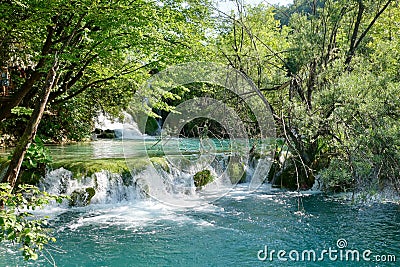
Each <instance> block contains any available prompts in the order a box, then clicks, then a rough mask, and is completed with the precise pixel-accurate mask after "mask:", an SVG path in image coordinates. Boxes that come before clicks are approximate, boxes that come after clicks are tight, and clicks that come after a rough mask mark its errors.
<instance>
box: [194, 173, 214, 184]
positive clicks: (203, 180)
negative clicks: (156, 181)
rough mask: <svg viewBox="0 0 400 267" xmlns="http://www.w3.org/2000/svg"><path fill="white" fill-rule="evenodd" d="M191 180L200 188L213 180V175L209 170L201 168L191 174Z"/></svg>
mask: <svg viewBox="0 0 400 267" xmlns="http://www.w3.org/2000/svg"><path fill="white" fill-rule="evenodd" d="M193 180H194V185H195V186H196V188H201V187H203V186H205V185H206V184H208V183H211V182H212V181H213V180H214V177H213V176H212V175H211V172H210V170H202V171H199V172H197V173H196V174H195V175H194V176H193Z"/></svg>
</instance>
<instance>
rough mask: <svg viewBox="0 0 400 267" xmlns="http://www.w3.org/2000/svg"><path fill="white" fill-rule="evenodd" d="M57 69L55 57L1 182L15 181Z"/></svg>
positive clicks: (13, 183) (13, 182)
mask: <svg viewBox="0 0 400 267" xmlns="http://www.w3.org/2000/svg"><path fill="white" fill-rule="evenodd" d="M57 69H58V61H57V59H55V61H54V63H53V66H52V67H51V69H50V70H49V72H48V74H47V77H46V82H45V86H44V87H43V89H42V92H41V94H40V97H39V98H38V101H37V103H36V106H35V109H34V111H33V114H32V116H31V118H30V120H29V122H28V124H27V126H26V128H25V132H24V134H23V135H22V137H21V139H20V141H19V142H18V145H17V147H16V148H15V150H14V153H13V156H12V158H11V162H10V165H9V167H8V170H7V173H6V175H5V176H4V178H3V182H7V183H9V184H10V185H11V187H13V188H14V186H15V184H16V182H17V178H18V175H19V172H20V169H21V165H22V161H23V160H24V157H25V154H26V151H27V149H28V148H29V146H30V145H31V143H32V140H33V139H34V138H35V135H36V132H37V128H38V126H39V123H40V121H41V119H42V116H43V112H44V109H45V108H46V104H47V101H48V99H49V95H50V92H51V89H52V88H53V86H54V84H55V80H56V74H57Z"/></svg>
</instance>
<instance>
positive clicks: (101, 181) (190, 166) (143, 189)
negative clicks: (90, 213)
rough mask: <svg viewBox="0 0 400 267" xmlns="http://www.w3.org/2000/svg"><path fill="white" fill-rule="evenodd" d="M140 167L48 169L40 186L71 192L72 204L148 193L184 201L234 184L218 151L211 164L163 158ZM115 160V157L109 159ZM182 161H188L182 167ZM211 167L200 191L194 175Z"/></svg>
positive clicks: (122, 199) (115, 200)
mask: <svg viewBox="0 0 400 267" xmlns="http://www.w3.org/2000/svg"><path fill="white" fill-rule="evenodd" d="M161 159H162V161H161V162H162V163H160V162H158V163H157V161H155V162H153V163H151V162H150V161H149V163H148V165H147V166H146V167H145V168H143V169H142V170H141V171H139V172H137V173H135V174H134V175H131V173H129V172H125V173H122V174H121V173H112V172H110V171H107V170H102V171H99V172H96V173H94V174H92V175H90V176H84V177H79V178H77V177H74V174H73V173H72V172H71V171H69V170H67V169H64V168H59V169H55V170H49V171H48V172H47V174H46V176H45V178H44V179H42V181H41V182H40V184H39V187H40V188H41V189H43V190H45V191H47V192H49V193H51V194H56V195H61V194H63V195H68V196H71V198H72V200H70V202H69V204H70V205H71V206H85V205H88V204H109V203H120V202H131V201H136V200H139V199H146V198H148V197H149V196H151V197H153V198H155V199H158V200H160V201H162V202H168V203H172V202H173V203H176V205H179V204H181V202H182V201H185V200H190V201H192V200H195V199H198V198H199V194H201V195H203V196H206V195H207V194H215V192H218V190H220V189H221V188H228V187H232V183H231V181H230V178H229V177H228V175H227V174H226V172H225V171H224V170H225V169H226V166H227V162H228V160H229V157H227V156H224V155H217V156H216V157H215V159H214V160H213V161H212V163H211V164H209V165H205V164H204V162H201V160H198V161H194V162H189V163H188V162H187V161H183V162H180V163H179V162H176V161H173V160H171V161H168V160H165V158H161ZM110 160H112V159H110ZM183 164H187V166H186V167H183ZM205 169H206V170H208V171H210V173H211V175H212V176H213V177H214V180H213V181H212V182H210V183H209V184H207V185H205V186H203V187H202V188H201V191H198V190H197V189H198V188H196V186H195V184H194V175H195V174H196V173H197V172H200V171H203V170H205Z"/></svg>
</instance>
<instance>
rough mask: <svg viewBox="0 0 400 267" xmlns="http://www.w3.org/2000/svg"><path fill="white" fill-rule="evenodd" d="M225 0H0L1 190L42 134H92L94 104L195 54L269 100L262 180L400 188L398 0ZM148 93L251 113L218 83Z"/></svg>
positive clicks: (115, 104)
mask: <svg viewBox="0 0 400 267" xmlns="http://www.w3.org/2000/svg"><path fill="white" fill-rule="evenodd" d="M231 4H232V7H233V8H234V9H233V10H232V12H230V13H225V12H221V11H218V10H217V9H215V8H214V7H213V6H215V3H213V2H212V1H207V0H189V1H180V0H178V1H164V0H161V1H149V0H138V1H125V0H120V1H87V0H83V1H65V0H57V1H33V0H21V1H14V0H7V1H2V2H1V4H0V10H1V12H0V17H1V20H0V29H1V31H0V49H1V50H0V64H1V66H2V83H1V84H2V91H1V92H0V93H1V95H2V96H1V97H0V98H1V102H0V110H1V112H0V146H3V147H15V149H14V152H13V155H12V157H10V161H8V163H7V164H9V168H8V170H7V172H6V173H4V174H3V175H4V177H3V182H5V183H7V184H8V185H9V186H6V185H4V187H3V188H2V190H3V191H4V192H7V194H9V192H10V190H11V189H12V188H14V187H15V185H16V184H18V183H19V182H18V177H19V174H20V172H21V169H22V170H23V169H24V168H28V167H29V166H30V167H31V168H42V169H43V168H44V167H43V166H44V165H45V163H46V160H47V159H46V157H45V156H43V155H41V154H40V153H36V154H35V153H34V152H33V150H35V149H36V150H39V149H40V148H42V147H43V143H69V142H78V141H87V140H89V139H90V136H91V134H92V132H93V131H94V124H95V121H96V118H97V116H98V115H99V114H101V113H103V114H108V115H109V116H111V117H114V118H118V117H121V116H122V112H123V111H124V110H126V109H127V108H128V107H129V103H130V102H131V101H132V99H133V97H134V94H135V92H136V91H137V90H138V89H139V88H140V87H141V85H142V83H143V82H144V81H146V80H147V79H148V78H149V77H151V76H152V75H154V74H156V73H157V72H159V71H162V70H163V69H165V68H167V67H168V66H171V65H176V64H180V63H185V62H193V61H205V62H217V63H219V64H223V65H226V66H231V67H233V68H235V69H237V70H239V71H240V72H241V73H242V74H243V75H245V76H246V77H248V78H249V79H251V80H252V81H253V82H254V84H255V85H256V86H257V88H258V90H259V92H261V94H262V96H263V97H264V98H265V99H266V100H268V103H269V108H270V109H271V111H272V114H273V118H274V123H275V125H276V135H277V141H276V145H275V160H274V164H273V166H272V168H271V171H270V173H269V177H268V180H269V181H270V182H271V183H272V184H274V185H276V186H280V187H284V188H288V189H293V190H299V189H309V188H311V187H312V185H313V184H314V182H315V180H316V179H318V180H320V181H321V183H322V184H323V186H324V189H325V190H326V191H333V192H339V191H349V190H352V191H360V190H365V191H381V190H386V189H390V190H393V191H400V98H399V96H400V7H399V3H398V1H394V0H378V1H375V0H374V1H372V0H345V1H337V0H326V1H313V0H295V1H294V3H293V4H291V5H288V6H271V5H264V4H260V5H257V6H247V5H242V4H241V2H240V1H237V2H231ZM148 94H149V97H150V96H152V97H154V95H155V94H156V97H158V99H159V101H157V102H154V103H152V110H151V112H150V113H151V114H150V115H152V116H154V117H157V116H158V117H159V118H160V119H163V118H165V117H166V116H167V115H168V113H169V112H171V111H173V110H174V107H175V106H177V105H179V104H180V103H182V102H183V101H185V100H187V99H190V98H193V97H199V96H212V97H213V98H217V99H220V100H224V101H227V102H228V105H230V106H232V107H236V108H238V107H239V111H238V112H239V113H240V114H242V115H243V117H246V118H249V119H250V120H251V119H252V116H251V114H247V113H248V112H249V111H248V109H247V108H246V107H245V105H244V104H243V103H242V102H241V101H240V99H237V98H235V97H229V98H227V97H226V92H225V91H224V89H222V88H220V87H218V86H213V85H207V84H190V85H187V86H186V87H179V88H175V89H174V90H172V91H170V92H168V93H166V92H164V91H162V90H158V91H150V89H149V92H148ZM260 101H262V100H261V99H260ZM136 108H137V109H140V108H141V107H140V106H138V107H136ZM143 111H144V112H145V111H146V110H143ZM146 112H148V110H147V111H146ZM253 119H254V118H253ZM197 123H199V124H201V123H203V124H204V123H205V120H198V121H197ZM207 123H208V121H207ZM253 125H256V122H255V121H253V123H252V122H251V121H250V122H249V124H248V125H247V127H248V132H249V133H250V134H252V135H254V136H257V129H255V130H254V129H250V128H251V127H256V126H253ZM190 127H193V126H190ZM210 129H211V130H214V131H215V134H217V133H219V134H220V135H223V134H222V133H221V132H223V130H221V129H220V126H219V125H216V124H212V122H211V125H210ZM186 130H187V131H188V133H187V135H188V136H190V135H194V136H196V135H198V134H199V133H196V132H192V133H189V130H190V129H189V128H186ZM35 155H36V157H37V158H39V157H41V158H39V159H37V160H36V161H37V162H38V163H39V164H36V163H35V159H34V158H35ZM25 156H28V159H29V160H30V162H31V163H32V161H33V164H31V165H29V163H24V157H25ZM282 157H283V158H284V160H283V161H282V160H279V159H280V158H282ZM25 162H26V159H25ZM7 196H9V195H7ZM46 197H47V198H48V197H49V196H46ZM0 204H2V205H3V204H4V203H3V200H2V202H0ZM0 225H1V223H0ZM3 228H4V227H3ZM40 238H42V237H40V236H38V237H37V239H36V240H37V241H38V242H43V240H44V239H43V240H42V239H40ZM32 240H33V238H32ZM27 253H28V252H27ZM32 253H34V252H32ZM27 255H28V257H29V255H30V254H29V253H28V254H27Z"/></svg>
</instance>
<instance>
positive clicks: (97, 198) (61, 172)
mask: <svg viewBox="0 0 400 267" xmlns="http://www.w3.org/2000/svg"><path fill="white" fill-rule="evenodd" d="M39 188H41V189H43V190H45V191H47V192H48V193H51V194H56V195H68V196H71V195H73V194H74V192H79V190H87V189H88V188H92V189H94V192H95V194H94V196H93V197H92V198H91V200H90V203H93V204H107V203H118V202H122V201H133V200H135V199H138V198H141V195H140V192H138V190H137V188H136V186H135V185H134V184H133V183H132V181H131V180H130V179H129V177H126V176H124V175H123V174H117V173H111V172H109V171H107V170H103V171H100V172H97V173H94V174H93V175H92V176H90V177H82V178H80V179H74V178H73V173H72V172H71V171H69V170H66V169H64V168H59V169H56V170H51V171H48V172H47V174H46V176H45V178H44V179H43V180H42V181H41V182H40V183H39ZM88 204H89V203H88Z"/></svg>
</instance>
